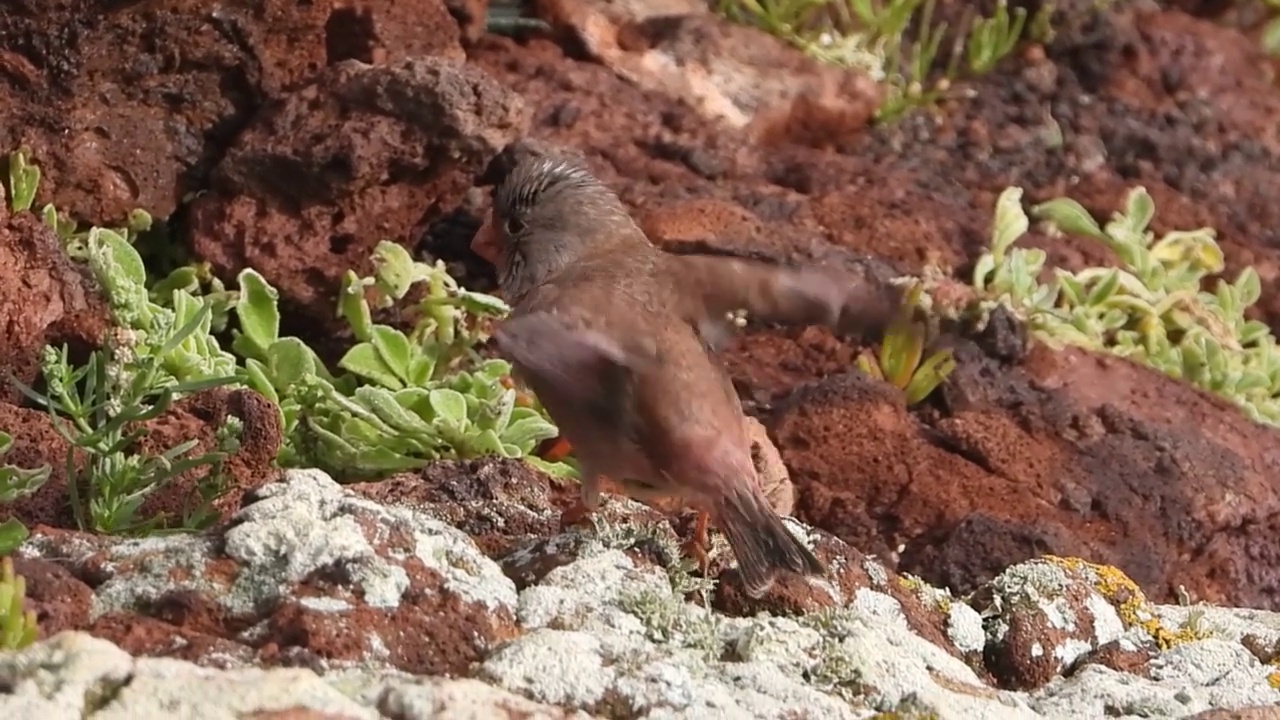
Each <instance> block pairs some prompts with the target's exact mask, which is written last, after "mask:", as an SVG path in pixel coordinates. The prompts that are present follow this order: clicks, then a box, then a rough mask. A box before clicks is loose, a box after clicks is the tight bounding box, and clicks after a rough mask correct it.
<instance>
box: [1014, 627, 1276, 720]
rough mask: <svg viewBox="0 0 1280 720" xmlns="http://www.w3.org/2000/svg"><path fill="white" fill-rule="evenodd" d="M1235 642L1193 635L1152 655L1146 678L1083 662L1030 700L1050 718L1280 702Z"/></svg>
mask: <svg viewBox="0 0 1280 720" xmlns="http://www.w3.org/2000/svg"><path fill="white" fill-rule="evenodd" d="M1274 671H1275V668H1274V667H1273V668H1267V667H1266V666H1264V665H1263V664H1262V663H1260V662H1258V659H1257V658H1255V657H1253V656H1252V655H1250V654H1249V652H1248V651H1247V650H1245V649H1244V647H1242V646H1240V645H1239V644H1236V643H1232V642H1228V641H1225V640H1213V639H1206V640H1197V641H1194V642H1188V643H1185V644H1182V645H1178V646H1177V647H1174V648H1172V649H1170V650H1168V651H1165V652H1164V653H1161V654H1160V655H1158V656H1156V657H1155V658H1153V659H1152V660H1151V669H1150V675H1151V677H1149V678H1143V677H1138V676H1135V675H1133V674H1130V673H1124V672H1119V671H1116V670H1112V669H1111V668H1107V667H1103V666H1100V665H1086V666H1085V667H1083V668H1082V669H1081V670H1080V671H1079V672H1077V673H1075V674H1074V675H1072V676H1071V677H1069V678H1060V679H1057V680H1055V681H1053V682H1052V683H1050V684H1049V685H1047V686H1045V687H1044V688H1042V689H1041V690H1039V691H1037V692H1036V693H1035V694H1034V695H1033V697H1032V699H1031V705H1032V707H1034V708H1035V709H1036V710H1037V711H1038V712H1040V713H1042V714H1043V715H1044V716H1046V717H1049V718H1061V719H1062V720H1068V718H1082V717H1185V716H1188V715H1192V714H1194V713H1198V712H1204V711H1206V710H1211V709H1237V708H1247V707H1253V706H1275V707H1280V691H1277V690H1276V689H1275V688H1272V687H1271V686H1270V684H1269V683H1268V681H1267V676H1268V674H1269V672H1274Z"/></svg>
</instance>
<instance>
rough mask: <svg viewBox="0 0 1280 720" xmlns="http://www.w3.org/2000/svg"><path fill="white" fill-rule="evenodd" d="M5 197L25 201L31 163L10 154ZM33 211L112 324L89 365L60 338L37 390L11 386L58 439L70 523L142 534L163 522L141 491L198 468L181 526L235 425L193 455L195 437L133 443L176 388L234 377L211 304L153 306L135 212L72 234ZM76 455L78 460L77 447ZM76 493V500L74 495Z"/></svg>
mask: <svg viewBox="0 0 1280 720" xmlns="http://www.w3.org/2000/svg"><path fill="white" fill-rule="evenodd" d="M9 168H10V171H9V175H10V183H11V195H12V196H13V198H14V199H15V205H14V207H18V206H19V205H18V203H17V202H16V201H17V200H19V199H24V198H25V199H26V200H24V202H23V203H22V204H23V205H24V206H25V208H30V206H31V203H30V200H29V199H30V198H34V197H35V190H36V188H35V184H36V183H38V181H39V177H40V174H39V170H38V168H36V167H35V166H33V165H30V164H28V162H27V160H26V158H25V155H24V154H23V153H22V152H21V151H19V152H17V153H14V154H13V155H11V156H10V158H9ZM41 217H42V218H43V219H44V221H45V222H46V223H47V224H48V225H49V227H50V228H51V229H53V230H54V231H55V232H56V233H57V234H58V236H59V238H60V239H61V240H62V241H63V247H64V249H66V251H67V253H68V255H70V256H71V257H72V258H73V259H77V260H80V261H82V262H84V263H85V264H86V265H87V267H88V269H89V271H90V273H91V274H92V275H93V277H94V278H95V279H96V280H97V282H98V284H99V285H100V286H101V287H102V289H103V291H104V294H105V296H106V298H107V302H108V306H109V307H110V310H111V317H112V320H113V321H114V323H115V327H114V328H113V329H112V330H111V331H110V332H109V333H108V335H107V337H106V338H105V341H104V344H103V347H102V348H101V349H99V350H96V351H94V352H92V353H91V354H90V355H89V359H88V362H87V363H86V364H85V365H83V366H80V367H73V366H72V364H71V362H70V359H69V357H68V350H67V348H66V347H65V346H64V347H63V348H62V349H61V350H60V351H59V350H58V349H55V348H53V347H46V348H45V350H44V353H43V356H42V359H41V371H42V376H43V379H44V385H45V390H44V391H43V392H40V391H37V390H36V389H34V388H31V387H28V386H27V385H25V384H23V383H21V382H18V381H17V380H16V379H14V382H15V384H16V385H17V386H18V388H19V389H20V390H21V391H22V392H23V394H25V395H26V396H27V397H29V398H31V399H32V400H34V401H35V402H36V403H38V404H40V405H41V406H43V407H45V408H46V409H47V410H48V411H49V414H50V420H51V421H52V423H53V427H54V428H55V429H56V430H57V431H58V433H59V434H61V435H62V436H63V437H64V438H65V439H66V440H67V442H68V450H67V456H66V461H65V471H66V478H67V489H68V494H69V495H70V501H71V509H72V513H73V515H74V516H75V519H76V523H77V525H78V526H79V527H80V528H82V529H92V530H95V531H98V532H106V533H121V534H124V533H138V532H150V531H155V530H157V529H160V528H163V527H168V526H170V525H171V524H172V522H173V520H174V519H173V518H167V517H153V518H139V517H138V512H137V511H138V509H139V507H140V506H141V505H142V503H143V502H144V501H145V500H146V498H147V497H148V496H149V495H150V494H151V493H153V492H155V491H156V490H158V489H159V488H161V487H163V486H164V485H165V484H167V483H168V482H170V481H171V480H173V479H174V478H177V477H178V476H180V475H183V474H184V473H187V472H191V471H195V470H201V469H203V471H204V474H203V478H204V479H203V481H202V482H200V483H198V493H197V494H198V495H199V496H200V497H199V500H201V501H202V502H201V503H200V504H198V505H195V506H193V507H191V508H189V509H188V512H187V513H185V514H184V517H183V518H182V519H181V520H180V525H181V526H182V527H186V528H191V527H195V526H198V525H199V524H201V523H202V522H203V521H204V520H205V519H207V518H206V513H205V510H206V508H207V503H208V501H210V500H211V499H212V498H213V497H216V495H217V494H218V492H219V489H220V487H221V464H222V461H223V459H225V457H226V455H227V454H228V453H230V452H233V451H234V449H235V445H236V435H237V434H238V433H237V431H238V421H236V420H234V419H232V420H230V421H229V423H228V426H227V427H225V428H222V429H221V431H220V438H221V440H222V442H221V443H220V446H219V447H218V448H217V449H216V450H214V451H211V452H207V453H203V454H201V455H192V454H191V451H192V450H194V448H195V446H196V444H197V441H196V440H194V439H193V440H187V441H184V442H182V443H179V444H178V445H176V446H174V447H172V448H169V449H168V450H165V451H163V452H161V453H159V454H158V455H153V456H145V455H143V454H141V453H139V452H138V451H137V443H138V441H139V440H140V439H141V438H142V437H143V436H144V435H145V434H146V430H145V429H144V428H143V427H141V423H143V422H145V421H147V420H150V419H152V418H155V417H157V416H159V415H160V414H161V413H163V412H164V411H165V410H167V409H168V408H169V407H170V406H171V404H172V403H173V402H174V401H175V400H177V399H180V398H181V397H183V396H185V395H189V394H191V393H194V392H198V391H201V390H206V389H209V388H213V387H218V386H221V385H227V384H229V383H231V382H233V381H234V380H235V377H236V375H235V374H236V360H235V357H234V356H233V355H231V354H230V353H227V352H225V351H223V350H222V349H221V348H220V347H219V345H218V341H217V339H216V338H215V337H214V336H213V334H212V327H211V326H212V317H213V313H214V309H215V307H214V303H213V301H212V300H206V299H205V298H202V297H200V296H198V295H194V294H192V293H191V292H190V291H188V290H186V289H183V288H175V289H173V290H172V291H171V292H170V294H169V297H168V298H167V300H168V304H167V305H164V304H160V303H159V302H156V301H155V300H154V299H153V294H152V293H151V292H149V291H148V290H147V287H146V280H147V278H146V269H145V267H144V266H143V264H142V258H141V257H140V256H139V255H138V252H137V251H136V250H135V249H134V247H133V244H132V238H133V237H134V236H135V235H136V233H137V232H139V231H141V230H142V229H145V228H146V227H149V226H150V222H151V219H150V216H149V215H147V214H146V213H145V212H142V211H137V212H134V213H133V214H132V216H131V218H130V222H129V225H128V226H127V227H125V228H120V229H109V228H101V227H93V228H89V229H88V230H86V231H83V232H77V231H76V230H75V229H74V225H73V224H72V223H70V222H67V221H65V220H63V219H61V218H60V217H59V215H58V212H57V210H56V209H55V208H54V207H53V205H51V204H50V205H46V206H45V208H44V209H43V210H42V211H41ZM77 450H79V451H83V453H84V454H85V457H84V460H83V462H80V461H78V460H77V458H76V451H77ZM82 491H83V492H84V497H81V495H82Z"/></svg>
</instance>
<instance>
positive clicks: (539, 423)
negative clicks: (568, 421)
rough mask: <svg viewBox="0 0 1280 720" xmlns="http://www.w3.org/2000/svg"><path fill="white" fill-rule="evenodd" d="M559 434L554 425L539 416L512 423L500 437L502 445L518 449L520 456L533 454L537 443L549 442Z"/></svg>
mask: <svg viewBox="0 0 1280 720" xmlns="http://www.w3.org/2000/svg"><path fill="white" fill-rule="evenodd" d="M559 434H560V431H559V429H557V428H556V426H555V425H553V424H551V423H550V422H548V421H547V420H545V419H543V418H542V417H541V416H538V415H534V416H532V417H525V418H521V419H520V420H516V421H513V422H512V423H511V424H510V425H508V426H507V429H506V431H505V432H503V433H502V434H501V435H500V437H501V438H502V441H503V442H504V443H509V444H511V445H515V446H516V447H518V448H520V453H521V454H522V455H528V454H529V453H531V452H533V450H534V448H536V447H537V446H538V443H540V442H542V441H543V440H550V439H551V438H554V437H556V436H558V435H559Z"/></svg>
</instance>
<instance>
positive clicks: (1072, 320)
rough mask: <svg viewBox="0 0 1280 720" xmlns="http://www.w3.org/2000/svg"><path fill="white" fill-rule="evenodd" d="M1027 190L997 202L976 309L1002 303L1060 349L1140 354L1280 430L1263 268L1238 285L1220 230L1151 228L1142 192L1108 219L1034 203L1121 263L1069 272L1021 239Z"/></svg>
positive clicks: (1063, 202)
mask: <svg viewBox="0 0 1280 720" xmlns="http://www.w3.org/2000/svg"><path fill="white" fill-rule="evenodd" d="M1021 199H1022V190H1021V188H1016V187H1011V188H1007V189H1006V190H1005V191H1004V192H1003V193H1001V194H1000V197H999V199H998V200H997V201H996V211H995V220H994V222H993V227H992V237H991V243H990V246H989V247H988V250H987V252H985V253H984V254H983V255H982V256H981V257H980V258H979V259H978V261H977V263H976V264H975V266H974V271H973V278H972V285H973V288H974V289H975V290H976V294H977V298H976V300H975V301H974V302H973V303H971V304H970V305H969V306H968V307H967V308H966V309H965V311H966V312H970V313H973V314H975V315H976V316H977V318H978V320H979V323H981V321H982V318H983V317H985V316H986V314H987V313H989V312H990V310H991V309H992V308H993V307H994V306H995V305H996V304H1002V305H1005V306H1006V307H1008V308H1009V309H1010V310H1012V311H1013V312H1014V313H1015V314H1016V315H1018V316H1019V317H1020V318H1021V319H1023V320H1024V321H1025V322H1026V323H1027V325H1028V327H1029V328H1030V329H1031V331H1032V332H1033V333H1034V334H1035V335H1036V337H1038V338H1039V339H1041V340H1042V341H1044V342H1046V343H1048V344H1049V345H1051V346H1056V347H1061V346H1062V345H1064V344H1069V345H1076V346H1081V347H1085V348H1088V349H1091V350H1097V351H1105V352H1110V353H1113V354H1116V355H1120V356H1122V357H1127V358H1132V359H1134V360H1136V361H1138V362H1142V363H1145V364H1147V365H1150V366H1151V367H1154V368H1156V369H1159V370H1161V371H1163V372H1165V373H1167V374H1169V375H1171V376H1173V377H1177V378H1182V379H1186V380H1187V381H1189V382H1192V383H1194V384H1195V385H1197V386H1199V387H1201V388H1204V389H1206V390H1209V391H1211V392H1214V393H1217V394H1219V395H1221V396H1223V397H1225V398H1228V399H1230V400H1232V401H1233V402H1235V403H1237V404H1238V405H1240V407H1241V408H1242V409H1243V410H1244V412H1245V413H1246V414H1247V415H1248V416H1249V417H1250V418H1252V419H1253V420H1255V421H1258V422H1264V423H1268V424H1271V425H1280V354H1278V353H1277V351H1276V341H1275V338H1274V337H1273V336H1272V334H1271V331H1270V328H1269V327H1268V326H1267V325H1266V324H1265V323H1262V322H1260V321H1257V320H1250V319H1248V318H1247V317H1246V316H1245V311H1246V310H1247V309H1248V308H1249V307H1250V306H1252V305H1253V304H1254V303H1256V302H1257V301H1258V298H1259V296H1260V295H1261V293H1262V285H1261V282H1260V280H1259V277H1258V273H1257V272H1256V271H1255V270H1254V269H1253V268H1251V267H1246V268H1244V269H1243V270H1242V271H1241V272H1240V274H1239V275H1238V276H1237V277H1236V279H1235V280H1234V281H1226V280H1222V279H1219V280H1218V282H1217V286H1216V287H1215V289H1214V290H1213V291H1212V292H1209V291H1207V290H1203V289H1201V285H1202V283H1203V282H1204V281H1205V279H1206V278H1208V277H1209V276H1210V275H1215V274H1218V273H1220V272H1222V270H1223V268H1224V267H1225V262H1224V258H1223V253H1222V249H1221V248H1220V247H1219V246H1218V243H1217V241H1216V238H1215V233H1214V230H1213V229H1212V228H1207V227H1206V228H1198V229H1195V230H1174V231H1170V232H1167V233H1164V234H1163V235H1161V236H1159V237H1158V238H1157V237H1156V234H1155V233H1153V232H1152V231H1151V230H1150V229H1149V226H1150V223H1151V220H1152V218H1153V217H1154V215H1155V204H1154V202H1153V201H1152V199H1151V196H1150V195H1149V194H1148V193H1147V191H1146V189H1145V188H1142V187H1136V188H1133V189H1132V190H1131V191H1130V192H1129V193H1128V194H1127V196H1126V198H1125V203H1124V209H1123V210H1122V211H1121V212H1117V213H1115V214H1114V215H1113V216H1112V217H1111V219H1110V220H1109V221H1108V222H1107V223H1105V224H1104V225H1099V223H1098V222H1097V221H1096V220H1095V219H1094V218H1093V217H1092V216H1091V215H1090V214H1089V213H1088V211H1086V210H1085V209H1084V208H1083V207H1082V206H1081V205H1080V204H1079V203H1077V202H1076V201H1074V200H1071V199H1069V198H1057V199H1054V200H1049V201H1047V202H1044V203H1040V204H1038V205H1035V206H1034V207H1032V208H1031V216H1032V217H1034V218H1035V219H1037V220H1041V221H1044V222H1045V223H1046V224H1047V226H1048V229H1049V231H1050V232H1051V233H1062V232H1065V233H1069V234H1072V235H1077V236H1083V237H1088V238H1092V239H1094V240H1096V241H1098V242H1099V243H1101V244H1103V245H1105V246H1106V247H1107V248H1109V249H1110V250H1111V251H1112V252H1113V253H1114V254H1115V256H1116V258H1117V259H1118V260H1119V264H1118V266H1117V267H1095V268H1085V269H1083V270H1080V271H1078V272H1070V271H1067V270H1063V269H1062V268H1052V269H1050V272H1049V273H1048V275H1049V277H1048V278H1045V277H1044V276H1045V275H1046V273H1045V270H1046V267H1045V263H1046V260H1047V255H1046V253H1045V252H1044V251H1043V250H1040V249H1036V248H1017V247H1013V245H1014V243H1015V242H1016V241H1017V240H1018V239H1019V238H1021V237H1022V236H1023V235H1024V234H1025V233H1026V231H1027V229H1028V228H1029V226H1030V218H1029V217H1028V215H1027V213H1026V212H1025V211H1024V210H1023V208H1022V203H1021Z"/></svg>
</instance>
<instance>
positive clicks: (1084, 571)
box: [1043, 555, 1212, 650]
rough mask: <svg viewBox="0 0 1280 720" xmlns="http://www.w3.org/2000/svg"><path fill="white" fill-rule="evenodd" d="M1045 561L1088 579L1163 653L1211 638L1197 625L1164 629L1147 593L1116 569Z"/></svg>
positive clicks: (1055, 559) (1050, 558)
mask: <svg viewBox="0 0 1280 720" xmlns="http://www.w3.org/2000/svg"><path fill="white" fill-rule="evenodd" d="M1043 559H1044V560H1045V561H1046V562H1049V563H1052V564H1053V565H1056V566H1057V567H1060V568H1062V569H1064V570H1067V571H1069V572H1073V573H1076V574H1079V575H1082V576H1083V577H1085V578H1086V579H1087V580H1088V581H1089V584H1090V586H1092V587H1093V589H1094V590H1097V591H1098V593H1099V594H1100V595H1102V597H1104V598H1106V600H1107V602H1109V603H1111V606H1112V607H1114V608H1115V609H1116V613H1117V614H1118V615H1119V616H1120V620H1121V622H1123V623H1124V625H1125V627H1126V628H1132V627H1140V628H1142V630H1143V631H1144V632H1145V633H1146V634H1147V635H1149V636H1150V637H1151V639H1152V640H1153V641H1155V643H1156V646H1157V647H1158V648H1160V649H1161V650H1168V649H1169V648H1172V647H1175V646H1178V645H1181V644H1183V643H1188V642H1193V641H1195V640H1203V639H1205V638H1207V637H1212V632H1211V631H1209V630H1207V629H1206V628H1204V627H1202V626H1201V624H1200V623H1198V622H1186V623H1183V624H1182V625H1181V626H1179V627H1177V628H1169V627H1167V626H1165V624H1164V623H1163V622H1161V621H1160V618H1159V616H1157V615H1156V613H1155V610H1154V609H1153V607H1152V605H1151V602H1150V601H1148V600H1147V596H1146V594H1144V593H1143V592H1142V588H1140V587H1138V584H1137V583H1135V582H1134V581H1133V580H1131V579H1130V578H1129V576H1128V575H1125V574H1124V571H1122V570H1120V569H1119V568H1117V567H1114V566H1112V565H1098V564H1095V563H1091V562H1087V561H1085V560H1081V559H1080V558H1063V557H1057V556H1054V555H1046V556H1044V558H1043Z"/></svg>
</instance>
